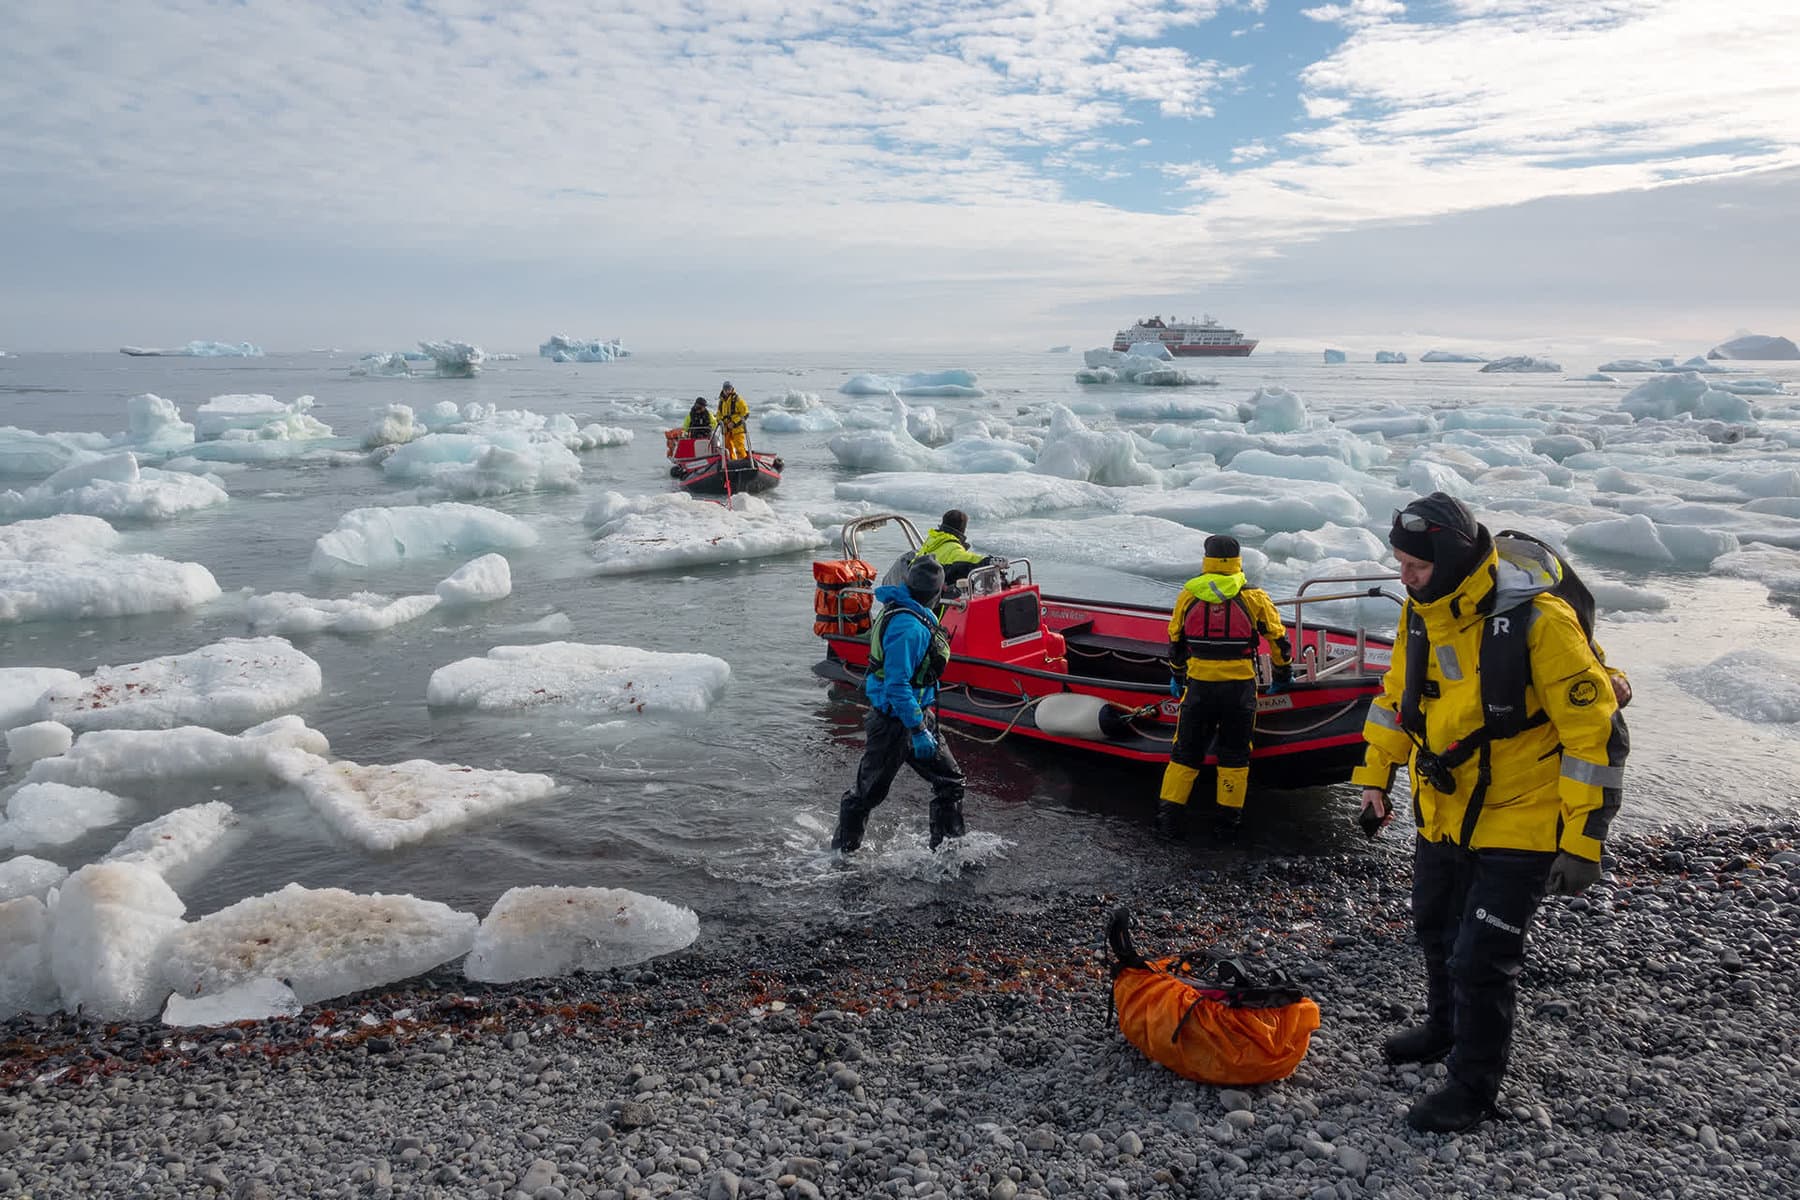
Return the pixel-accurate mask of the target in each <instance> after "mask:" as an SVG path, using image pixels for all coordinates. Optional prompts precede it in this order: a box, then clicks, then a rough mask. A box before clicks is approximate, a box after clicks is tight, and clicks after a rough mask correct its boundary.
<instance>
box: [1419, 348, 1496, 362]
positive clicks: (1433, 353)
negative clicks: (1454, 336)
mask: <svg viewBox="0 0 1800 1200" xmlns="http://www.w3.org/2000/svg"><path fill="white" fill-rule="evenodd" d="M1419 361H1420V362H1422V363H1425V362H1429V363H1484V362H1486V361H1487V359H1485V358H1483V357H1481V355H1479V354H1459V353H1457V352H1456V351H1454V350H1427V351H1426V352H1425V353H1423V354H1421V355H1419Z"/></svg>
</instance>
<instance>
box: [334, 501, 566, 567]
mask: <svg viewBox="0 0 1800 1200" xmlns="http://www.w3.org/2000/svg"><path fill="white" fill-rule="evenodd" d="M537 540H538V535H537V533H536V532H535V531H533V530H532V528H531V526H529V525H527V524H525V522H523V521H521V520H519V519H518V518H517V517H511V516H508V515H506V514H505V513H501V512H495V511H494V510H493V509H491V508H482V507H480V506H478V505H473V504H457V503H453V502H449V501H445V502H441V503H438V504H429V505H404V506H395V507H392V508H355V509H351V510H350V511H349V512H347V513H345V514H344V515H343V516H342V517H340V518H338V523H337V528H336V529H334V530H332V531H331V532H330V533H328V534H325V535H324V536H322V537H320V538H319V539H318V540H317V541H316V542H315V543H314V544H313V553H312V569H313V570H314V571H316V572H319V573H322V574H329V573H331V572H356V571H365V570H370V569H380V568H383V567H392V566H397V565H399V564H401V563H403V562H412V561H413V560H415V559H433V558H448V557H452V556H456V555H468V554H473V553H478V552H481V551H486V550H523V549H526V548H528V547H531V546H535V545H537Z"/></svg>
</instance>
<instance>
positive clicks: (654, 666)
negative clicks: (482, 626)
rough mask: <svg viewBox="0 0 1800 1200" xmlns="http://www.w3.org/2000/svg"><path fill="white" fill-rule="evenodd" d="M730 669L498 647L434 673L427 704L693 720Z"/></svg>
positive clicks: (707, 663) (697, 659)
mask: <svg viewBox="0 0 1800 1200" xmlns="http://www.w3.org/2000/svg"><path fill="white" fill-rule="evenodd" d="M730 676H731V668H730V667H729V666H728V665H727V664H726V663H725V660H724V659H720V658H714V657H713V656H712V655H710V654H667V653H662V652H659V651H655V650H640V649H638V648H637V647H635V646H609V645H588V644H584V643H580V642H544V643H541V644H539V645H536V646H496V647H494V648H493V649H492V650H489V651H488V652H487V657H485V658H465V659H462V660H460V661H458V662H453V663H451V664H450V665H448V666H445V667H439V668H438V669H437V670H436V671H434V672H433V673H432V676H431V682H430V683H429V684H428V685H427V686H426V690H425V701H426V703H428V704H430V705H432V706H433V707H436V708H472V709H476V710H478V711H481V712H534V711H551V712H559V713H568V714H571V715H575V716H584V717H604V716H612V715H615V714H624V713H645V712H658V713H699V712H704V711H705V710H706V709H708V708H710V707H711V706H712V704H713V702H714V701H715V700H717V699H718V698H719V696H720V695H721V694H722V693H723V692H724V691H725V683H726V680H727V679H729V678H730Z"/></svg>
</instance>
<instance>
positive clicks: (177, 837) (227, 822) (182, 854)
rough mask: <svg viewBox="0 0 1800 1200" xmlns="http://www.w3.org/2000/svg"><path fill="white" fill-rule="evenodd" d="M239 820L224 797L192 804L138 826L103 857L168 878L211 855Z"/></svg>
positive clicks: (183, 872)
mask: <svg viewBox="0 0 1800 1200" xmlns="http://www.w3.org/2000/svg"><path fill="white" fill-rule="evenodd" d="M237 823H238V818H237V814H236V813H234V812H232V811H231V805H229V804H226V803H225V802H224V801H222V800H209V801H207V802H206V803H204V804H192V805H189V806H188V807H186V808H178V809H175V810H174V811H172V812H166V813H164V814H163V815H162V816H160V817H157V818H156V819H155V820H153V821H146V822H144V823H143V824H142V825H139V826H137V827H136V828H135V829H133V830H132V831H131V832H130V833H128V834H126V835H125V837H124V838H123V839H122V840H121V841H120V842H119V844H118V845H116V846H114V847H113V848H112V849H111V850H109V851H107V852H106V857H105V859H103V860H102V861H104V862H128V863H137V864H139V865H140V866H145V867H149V868H150V869H151V870H152V871H155V872H156V873H157V874H158V875H161V876H162V877H163V878H164V879H168V878H170V877H171V876H180V875H182V874H185V873H187V872H189V871H191V869H192V868H193V867H194V865H195V864H196V863H200V862H203V861H205V860H207V859H209V858H211V857H212V856H213V855H214V854H215V853H216V852H217V851H218V850H219V848H220V847H221V846H222V845H223V844H224V843H225V841H226V839H227V838H229V837H230V836H231V833H232V830H233V829H234V828H235V827H236V826H237Z"/></svg>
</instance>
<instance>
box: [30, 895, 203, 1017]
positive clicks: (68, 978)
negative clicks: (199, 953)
mask: <svg viewBox="0 0 1800 1200" xmlns="http://www.w3.org/2000/svg"><path fill="white" fill-rule="evenodd" d="M186 911H187V905H185V904H183V903H182V902H181V897H179V896H177V895H176V894H175V893H174V891H173V890H171V889H170V887H169V885H168V884H167V883H165V882H164V881H163V877H162V876H161V875H158V874H157V873H156V872H155V871H153V870H151V869H150V868H149V867H146V866H143V865H142V864H139V863H123V862H114V863H93V864H90V865H88V866H85V867H83V868H81V870H79V871H77V872H75V873H74V874H73V875H71V876H69V878H68V881H67V882H66V883H64V884H63V886H62V889H61V892H60V894H59V895H58V897H57V901H56V906H55V908H53V909H52V910H51V911H50V928H49V930H48V931H47V933H46V940H47V941H48V942H49V946H50V974H51V977H52V978H53V979H54V980H55V981H56V986H57V988H58V989H59V990H60V991H61V993H62V1005H63V1007H64V1008H68V1009H77V1010H79V1011H80V1012H81V1013H82V1014H83V1015H85V1016H87V1017H90V1018H94V1019H97V1020H102V1021H135V1020H142V1019H144V1018H146V1017H151V1016H154V1015H156V1013H157V1012H159V1011H161V1009H162V1005H163V999H164V997H166V996H167V995H168V993H169V988H168V985H167V984H166V983H165V981H164V966H165V961H166V960H165V954H164V947H165V944H166V943H168V942H169V940H170V938H171V935H173V934H174V933H176V932H177V931H178V930H180V929H181V928H182V921H181V915H182V913H184V912H186Z"/></svg>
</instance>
